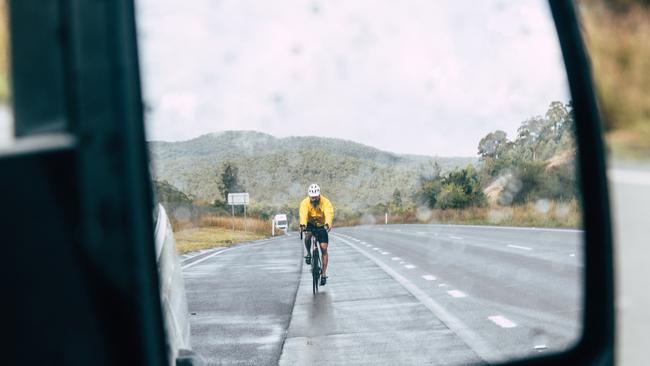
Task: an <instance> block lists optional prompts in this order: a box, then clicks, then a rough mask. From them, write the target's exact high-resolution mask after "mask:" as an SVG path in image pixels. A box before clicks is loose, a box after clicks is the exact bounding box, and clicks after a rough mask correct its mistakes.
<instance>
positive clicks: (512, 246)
mask: <svg viewBox="0 0 650 366" xmlns="http://www.w3.org/2000/svg"><path fill="white" fill-rule="evenodd" d="M508 246H509V247H510V248H515V249H521V250H533V248H529V247H522V246H521V245H513V244H508Z"/></svg>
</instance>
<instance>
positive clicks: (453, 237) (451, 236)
mask: <svg viewBox="0 0 650 366" xmlns="http://www.w3.org/2000/svg"><path fill="white" fill-rule="evenodd" d="M449 237H450V238H451V239H456V240H463V238H462V237H460V236H454V235H450V236H449Z"/></svg>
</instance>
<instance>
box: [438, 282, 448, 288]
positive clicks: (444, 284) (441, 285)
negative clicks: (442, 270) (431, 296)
mask: <svg viewBox="0 0 650 366" xmlns="http://www.w3.org/2000/svg"><path fill="white" fill-rule="evenodd" d="M438 287H448V285H447V284H446V283H441V284H439V285H438Z"/></svg>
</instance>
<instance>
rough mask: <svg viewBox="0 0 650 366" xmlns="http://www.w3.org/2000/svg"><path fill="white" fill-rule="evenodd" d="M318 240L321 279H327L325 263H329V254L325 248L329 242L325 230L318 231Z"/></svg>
mask: <svg viewBox="0 0 650 366" xmlns="http://www.w3.org/2000/svg"><path fill="white" fill-rule="evenodd" d="M318 236H319V237H318V239H319V242H320V249H321V252H322V253H323V277H327V263H328V262H329V254H328V253H327V247H328V242H329V235H327V230H325V229H321V230H319V235H318Z"/></svg>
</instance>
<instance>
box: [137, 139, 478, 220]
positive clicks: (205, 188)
mask: <svg viewBox="0 0 650 366" xmlns="http://www.w3.org/2000/svg"><path fill="white" fill-rule="evenodd" d="M149 146H150V150H151V156H152V160H153V162H154V178H155V179H156V180H159V181H166V182H168V183H170V184H171V185H173V186H175V187H177V188H178V189H180V190H181V191H183V192H185V193H187V194H189V195H192V196H194V198H195V199H199V200H204V201H207V202H210V203H212V202H214V201H223V200H224V197H223V194H222V192H221V191H220V190H219V184H220V182H221V181H222V179H221V177H222V174H223V172H224V169H225V168H226V167H227V166H228V165H230V166H232V167H235V168H236V169H237V176H238V180H239V184H240V186H241V187H242V189H244V190H246V191H247V192H249V193H250V194H251V201H252V203H254V204H257V205H260V206H275V207H281V206H285V205H289V206H294V205H297V203H298V200H300V199H301V198H303V197H304V196H305V190H306V187H307V186H308V185H309V184H310V183H312V182H317V183H318V184H320V185H321V187H322V189H323V194H324V195H325V196H327V197H330V198H332V199H333V200H335V202H337V204H338V205H337V206H338V207H341V208H348V209H351V210H357V209H360V208H365V207H370V206H373V205H377V204H380V203H385V202H389V201H391V200H392V199H393V196H394V194H395V193H396V188H397V190H398V191H399V195H400V196H401V197H402V198H401V199H402V200H403V201H404V202H405V203H408V202H413V199H414V198H415V194H416V192H417V190H418V189H419V187H418V185H419V182H420V178H421V177H422V176H430V175H431V174H433V172H434V171H436V169H440V170H442V171H443V172H446V171H449V170H451V169H454V168H457V167H464V166H467V165H468V164H472V163H475V162H476V161H477V159H476V158H448V157H444V158H443V157H440V158H435V157H425V156H413V155H398V154H393V153H389V152H385V151H381V150H378V149H375V148H372V147H369V146H365V145H362V144H359V143H355V142H351V141H345V140H340V139H332V138H320V137H286V138H276V137H273V136H271V135H267V134H263V133H259V132H253V131H227V132H221V133H214V134H208V135H204V136H200V137H198V138H195V139H193V140H189V141H183V142H151V143H150V145H149ZM436 164H437V166H436Z"/></svg>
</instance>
